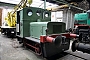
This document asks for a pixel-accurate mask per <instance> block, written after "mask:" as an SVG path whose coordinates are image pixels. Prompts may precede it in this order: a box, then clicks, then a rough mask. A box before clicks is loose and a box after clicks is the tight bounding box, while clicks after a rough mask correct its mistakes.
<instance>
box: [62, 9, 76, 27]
mask: <svg viewBox="0 0 90 60" xmlns="http://www.w3.org/2000/svg"><path fill="white" fill-rule="evenodd" d="M74 14H75V12H74V11H71V10H69V9H64V10H63V22H65V23H66V29H68V28H73V27H74Z"/></svg>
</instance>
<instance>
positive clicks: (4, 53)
mask: <svg viewBox="0 0 90 60" xmlns="http://www.w3.org/2000/svg"><path fill="white" fill-rule="evenodd" d="M15 40H16V39H14V40H12V39H10V38H7V37H5V36H2V35H1V34H0V60H46V59H44V58H42V57H41V56H38V55H36V54H35V53H33V52H32V51H30V50H27V49H25V48H23V47H21V46H20V45H19V44H18V43H16V42H15ZM14 43H16V44H15V45H14ZM17 46H18V48H16V47H17ZM68 52H69V53H72V52H71V51H70V50H68ZM72 54H75V55H78V56H81V57H84V58H85V59H87V60H90V55H89V54H83V53H82V52H75V53H72ZM52 60H84V59H81V58H78V57H75V56H72V55H66V56H64V57H61V58H60V56H59V57H58V58H56V59H52Z"/></svg>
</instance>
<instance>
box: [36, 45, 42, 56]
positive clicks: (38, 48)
mask: <svg viewBox="0 0 90 60" xmlns="http://www.w3.org/2000/svg"><path fill="white" fill-rule="evenodd" d="M35 47H36V49H35V53H36V54H38V55H41V49H40V45H39V44H35Z"/></svg>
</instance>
